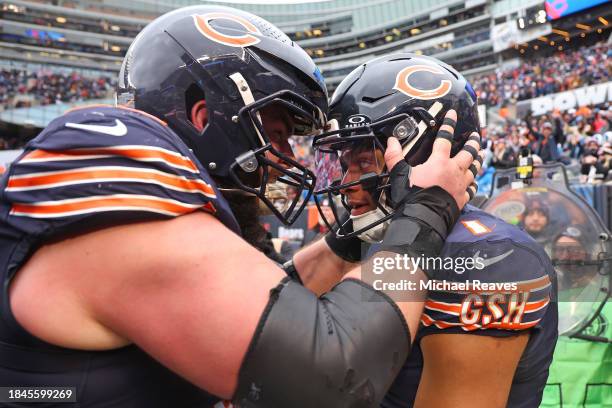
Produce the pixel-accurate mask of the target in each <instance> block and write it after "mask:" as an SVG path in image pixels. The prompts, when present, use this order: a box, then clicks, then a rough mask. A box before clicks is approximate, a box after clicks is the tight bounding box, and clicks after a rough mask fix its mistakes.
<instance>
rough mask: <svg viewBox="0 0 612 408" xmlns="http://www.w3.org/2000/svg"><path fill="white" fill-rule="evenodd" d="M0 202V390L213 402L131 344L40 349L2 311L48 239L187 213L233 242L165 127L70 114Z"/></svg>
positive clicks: (129, 113)
mask: <svg viewBox="0 0 612 408" xmlns="http://www.w3.org/2000/svg"><path fill="white" fill-rule="evenodd" d="M0 194H1V196H0V272H1V273H2V279H3V289H2V292H1V293H2V295H1V296H2V306H3V307H2V311H1V312H0V315H1V316H2V319H0V385H2V386H9V385H10V386H69V387H76V395H77V401H78V404H74V405H72V406H79V407H88V406H94V405H95V406H104V407H168V406H181V407H206V406H212V405H214V403H215V402H216V401H218V398H215V397H213V396H211V395H209V394H208V393H206V392H205V391H203V390H201V389H199V388H197V387H195V386H193V385H192V384H190V383H188V382H187V381H185V380H183V379H182V378H180V377H179V376H177V375H175V374H174V373H172V372H171V371H170V370H168V369H166V368H165V367H164V366H162V365H161V364H159V363H157V362H156V361H155V360H153V359H152V358H150V357H149V356H148V355H147V354H145V353H144V352H143V351H141V350H140V349H139V348H138V347H136V346H134V345H131V346H127V347H124V348H121V349H117V350H109V351H100V352H96V351H91V352H90V351H79V350H69V349H64V348H61V347H57V346H54V345H51V344H48V343H46V342H44V341H41V340H39V339H38V338H36V337H34V336H32V335H30V334H29V333H28V332H27V331H26V330H25V329H23V328H22V327H21V326H20V325H19V323H18V322H17V321H16V320H15V318H14V316H13V315H12V313H11V310H10V307H9V299H8V287H9V284H10V281H11V279H12V278H13V277H14V276H15V274H16V273H17V272H18V271H19V269H20V267H21V266H22V265H23V264H24V263H25V261H26V260H27V259H28V257H29V256H31V255H32V254H33V253H34V251H35V250H36V248H38V247H39V246H40V245H43V244H45V243H46V242H48V241H51V240H58V239H62V238H63V237H67V236H74V235H75V234H83V233H86V232H89V231H92V230H94V229H99V228H105V227H110V226H114V225H120V224H124V223H128V222H135V221H149V220H161V219H171V218H173V217H178V216H181V215H184V214H188V213H192V212H194V211H205V212H208V213H210V214H214V216H215V217H217V218H218V219H219V220H220V221H221V222H223V223H224V224H225V225H226V226H227V227H228V228H229V229H231V230H233V231H234V232H236V233H238V234H239V233H240V229H239V227H238V224H237V222H236V220H235V218H234V216H233V214H232V212H231V210H230V207H229V204H228V203H227V201H226V200H225V199H224V198H223V197H222V196H221V194H220V193H219V191H218V189H217V187H216V186H215V183H214V182H213V180H212V179H211V178H210V176H209V175H208V174H207V172H206V169H205V168H204V167H203V166H202V165H201V164H200V163H199V162H198V160H197V159H196V158H195V156H194V155H193V154H192V152H191V151H190V150H189V149H188V148H187V146H186V145H185V144H184V143H183V142H182V141H181V139H180V138H179V137H178V136H177V135H176V134H175V133H173V131H172V130H170V129H169V128H168V127H167V126H166V124H165V123H164V122H162V121H160V120H159V119H157V118H154V117H152V116H150V115H148V114H146V113H144V112H140V111H136V110H132V109H127V108H114V107H110V106H92V107H88V108H83V109H78V110H74V111H71V112H69V113H67V114H65V115H63V116H61V117H59V118H57V119H55V120H54V121H52V122H51V123H50V124H49V125H48V126H47V127H46V128H45V129H44V130H43V132H42V133H40V135H39V136H37V137H36V138H35V139H33V140H32V141H31V142H30V143H28V144H27V146H26V147H25V150H24V152H23V153H22V154H21V155H20V157H18V158H17V159H16V160H15V161H14V162H13V163H12V164H11V165H10V166H9V168H8V170H7V172H6V173H4V174H3V175H2V178H1V179H0ZM100 250H101V251H103V250H104V248H100ZM109 301H112V299H109ZM75 330H78V328H75ZM59 405H60V406H63V407H66V406H71V405H70V404H59ZM45 406H47V405H45Z"/></svg>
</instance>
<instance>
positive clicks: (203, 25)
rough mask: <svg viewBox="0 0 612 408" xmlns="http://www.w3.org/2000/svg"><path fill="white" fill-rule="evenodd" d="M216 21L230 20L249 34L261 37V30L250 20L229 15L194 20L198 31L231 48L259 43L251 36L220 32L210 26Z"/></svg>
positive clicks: (209, 15)
mask: <svg viewBox="0 0 612 408" xmlns="http://www.w3.org/2000/svg"><path fill="white" fill-rule="evenodd" d="M215 19H223V20H230V21H233V22H235V23H238V24H240V25H241V26H242V27H244V30H245V31H246V32H247V33H252V34H258V35H261V32H260V31H259V29H258V28H257V27H256V26H255V25H254V24H253V23H251V22H250V21H249V20H247V19H245V18H243V17H240V16H236V15H233V14H229V13H207V14H201V15H194V16H193V20H194V22H195V25H196V27H197V29H198V31H199V32H200V33H201V34H202V35H203V36H204V37H206V38H208V39H210V40H213V41H215V42H218V43H220V44H223V45H227V46H230V47H247V46H249V45H254V44H257V43H258V42H259V38H257V37H255V36H254V35H251V34H243V35H229V34H223V33H221V32H219V31H218V30H217V29H215V28H214V27H212V26H211V25H210V22H211V21H212V20H215Z"/></svg>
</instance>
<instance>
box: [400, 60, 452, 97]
mask: <svg viewBox="0 0 612 408" xmlns="http://www.w3.org/2000/svg"><path fill="white" fill-rule="evenodd" d="M415 72H429V73H431V74H437V75H444V76H446V74H447V73H446V72H445V71H444V70H443V69H442V68H440V67H437V66H430V65H412V66H410V67H406V68H404V69H402V70H401V71H400V72H399V73H398V74H397V77H396V78H395V86H394V87H393V89H397V90H398V91H400V92H402V93H404V94H406V95H408V96H410V97H412V98H416V99H422V100H431V99H438V98H441V97H443V96H444V95H446V94H447V93H449V92H450V90H451V87H452V85H453V84H452V82H451V81H449V80H448V79H440V84H439V85H438V86H437V87H435V88H431V89H421V88H416V87H414V86H412V85H410V76H411V75H412V74H414V73H415Z"/></svg>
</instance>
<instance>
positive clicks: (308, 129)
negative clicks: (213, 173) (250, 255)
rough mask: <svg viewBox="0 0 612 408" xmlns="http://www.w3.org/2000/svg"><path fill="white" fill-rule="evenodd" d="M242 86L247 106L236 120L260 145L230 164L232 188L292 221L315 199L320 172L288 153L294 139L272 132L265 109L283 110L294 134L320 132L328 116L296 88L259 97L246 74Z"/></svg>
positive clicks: (241, 80) (281, 218) (291, 133)
mask: <svg viewBox="0 0 612 408" xmlns="http://www.w3.org/2000/svg"><path fill="white" fill-rule="evenodd" d="M237 86H238V87H239V89H240V92H241V94H242V96H243V100H244V101H245V103H246V104H245V106H244V107H243V108H241V109H240V110H239V112H238V115H237V116H235V117H234V118H233V120H234V121H237V122H238V123H239V124H240V125H241V130H242V131H243V132H244V133H245V134H247V135H250V136H251V140H256V141H257V143H256V145H255V146H253V149H251V150H249V151H247V152H245V153H243V154H241V155H239V156H238V157H236V160H235V161H234V163H232V165H231V166H230V169H229V177H230V180H231V184H232V187H234V188H236V189H239V190H242V191H244V192H246V193H247V194H252V195H254V196H256V197H258V198H259V200H260V201H261V202H262V203H263V204H265V206H266V207H267V208H268V209H269V210H270V212H272V213H273V214H274V215H275V216H276V217H278V218H279V219H280V220H281V221H282V222H283V223H285V224H291V223H293V222H294V221H295V220H296V218H297V217H298V216H299V215H300V213H301V212H302V210H303V209H304V207H305V206H306V204H307V202H308V200H309V199H310V197H311V195H312V193H313V191H314V187H315V176H314V173H313V172H312V171H311V170H310V169H308V168H307V167H306V166H304V165H302V164H301V163H299V162H298V161H297V160H295V159H294V158H292V156H293V154H292V153H289V152H287V149H289V151H290V149H291V147H290V145H289V144H288V140H281V139H282V138H281V139H279V138H278V137H277V136H275V135H274V134H272V135H269V134H268V132H266V129H265V128H266V126H265V124H264V123H263V120H265V115H264V112H266V111H268V112H269V111H272V112H275V113H276V114H279V115H281V114H280V113H279V112H283V113H284V115H283V116H284V118H285V120H284V123H286V126H287V128H289V134H290V137H308V136H313V135H315V134H317V133H319V132H320V130H321V129H323V127H324V123H325V115H324V113H323V112H322V111H321V110H320V109H319V108H318V107H317V106H316V105H315V104H313V103H312V102H310V101H309V100H307V99H306V98H304V97H302V96H300V95H298V94H297V93H295V92H293V91H289V90H284V91H279V92H276V93H274V94H272V95H269V96H267V97H264V98H261V99H259V100H257V101H253V100H252V96H251V97H249V95H248V94H250V90H249V87H248V85H247V84H246V81H244V79H243V78H238V81H237ZM245 88H246V89H245ZM262 117H263V119H262ZM282 145H284V148H283V146H282ZM290 156H291V157H290ZM283 190H284V192H283ZM222 191H223V189H222Z"/></svg>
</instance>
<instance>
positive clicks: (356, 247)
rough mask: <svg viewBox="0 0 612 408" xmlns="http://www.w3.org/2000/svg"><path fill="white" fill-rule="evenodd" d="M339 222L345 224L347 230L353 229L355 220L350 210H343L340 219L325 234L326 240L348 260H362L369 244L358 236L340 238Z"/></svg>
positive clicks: (338, 253) (341, 256)
mask: <svg viewBox="0 0 612 408" xmlns="http://www.w3.org/2000/svg"><path fill="white" fill-rule="evenodd" d="M338 223H340V225H344V227H345V228H346V231H347V232H349V233H350V232H352V231H353V221H351V219H350V215H349V213H348V212H346V211H343V212H342V213H341V214H339V220H338V221H336V224H334V225H333V227H332V229H331V230H330V231H329V232H328V233H327V234H325V242H326V243H327V245H328V246H329V248H330V249H331V250H332V252H333V253H334V254H336V256H338V257H339V258H342V259H344V260H345V261H347V262H353V263H356V262H361V260H362V254H365V253H366V252H367V250H368V248H369V244H368V243H366V242H363V241H362V240H360V239H359V238H358V237H356V236H355V237H350V238H342V239H340V238H338V236H337V235H336V231H337V229H338Z"/></svg>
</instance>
